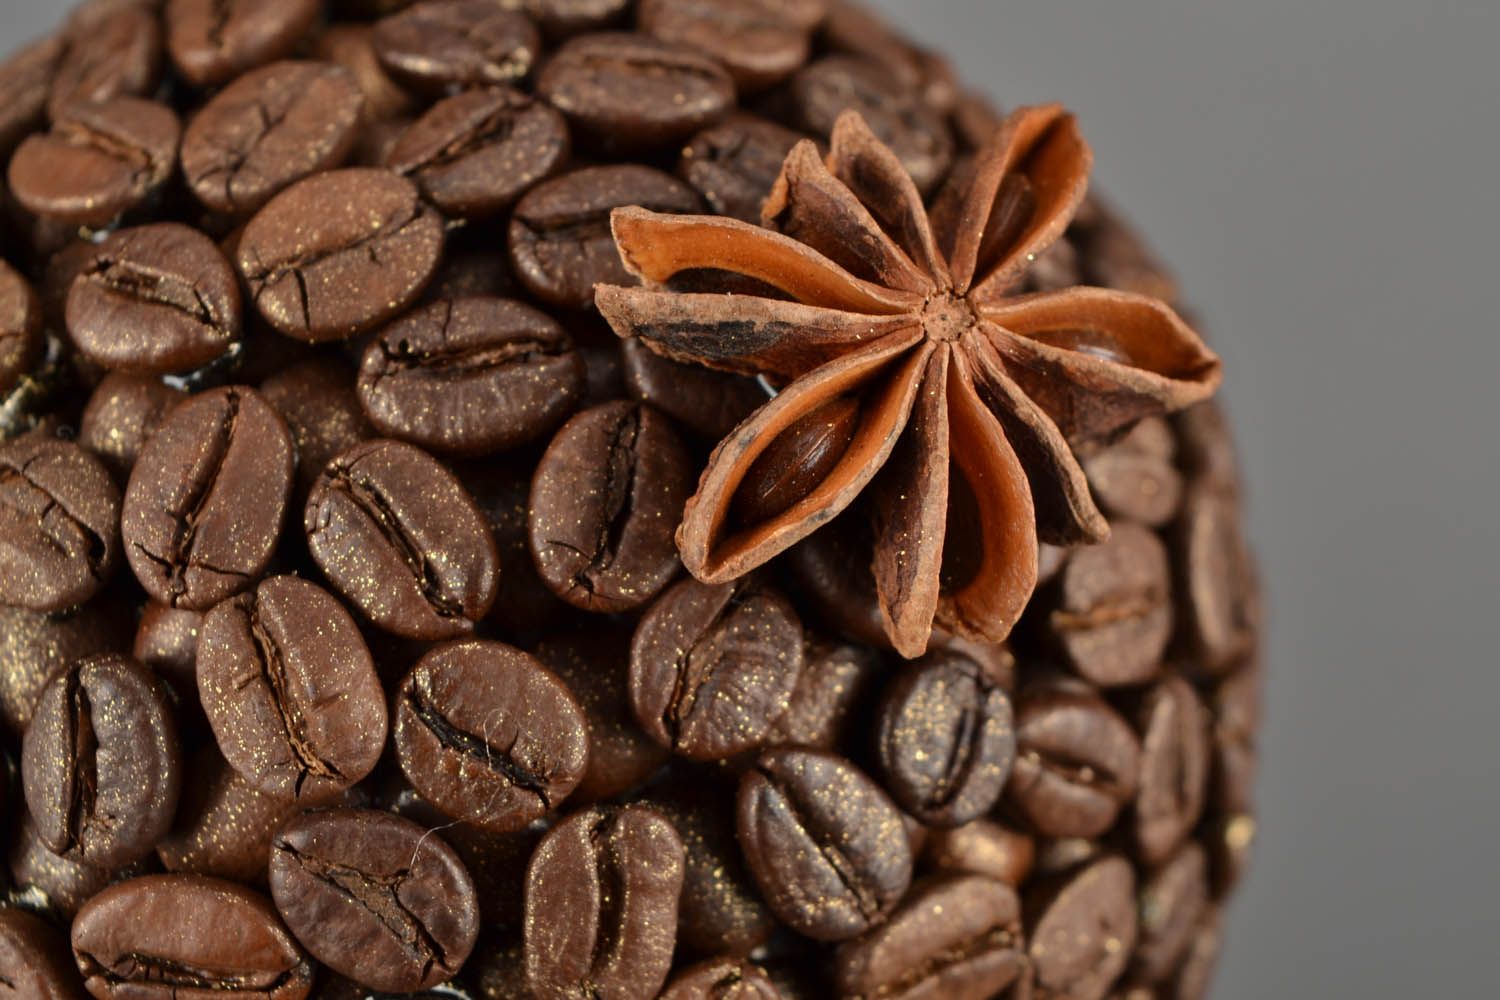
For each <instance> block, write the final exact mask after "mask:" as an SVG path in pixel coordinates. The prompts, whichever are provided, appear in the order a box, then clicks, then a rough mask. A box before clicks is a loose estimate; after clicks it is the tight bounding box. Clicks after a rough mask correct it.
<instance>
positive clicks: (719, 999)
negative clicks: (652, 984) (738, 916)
mask: <svg viewBox="0 0 1500 1000" xmlns="http://www.w3.org/2000/svg"><path fill="white" fill-rule="evenodd" d="M659 1000H781V991H780V990H778V989H777V988H776V984H775V983H773V982H771V978H770V977H769V976H767V975H766V973H765V971H764V970H763V969H761V968H760V966H758V965H753V964H752V963H750V962H748V961H746V960H744V959H740V958H727V957H726V958H710V959H708V960H706V961H703V962H699V963H698V964H696V965H690V966H688V967H687V968H686V969H683V970H682V971H681V972H679V973H677V975H675V976H673V977H672V981H671V982H670V983H668V984H667V988H666V989H665V990H664V991H663V992H662V994H661V997H660V998H659Z"/></svg>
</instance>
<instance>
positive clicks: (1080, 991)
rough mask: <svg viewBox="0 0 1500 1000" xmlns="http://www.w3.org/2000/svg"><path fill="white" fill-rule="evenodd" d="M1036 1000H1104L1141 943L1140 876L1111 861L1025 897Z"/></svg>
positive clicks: (1122, 863)
mask: <svg viewBox="0 0 1500 1000" xmlns="http://www.w3.org/2000/svg"><path fill="white" fill-rule="evenodd" d="M1026 926H1027V927H1029V928H1030V929H1031V934H1030V939H1029V940H1028V942H1027V947H1028V953H1029V955H1030V957H1031V965H1032V969H1033V971H1034V973H1035V977H1036V981H1035V986H1034V987H1033V993H1032V995H1033V996H1034V997H1035V998H1036V1000H1063V998H1067V1000H1103V997H1104V996H1105V995H1106V994H1107V993H1108V992H1109V988H1110V986H1112V985H1113V984H1114V982H1115V980H1116V979H1118V978H1119V977H1120V973H1122V972H1124V971H1125V966H1126V964H1127V963H1128V962H1129V961H1130V954H1131V952H1132V950H1133V949H1134V948H1135V939H1136V928H1137V918H1136V899H1135V875H1134V873H1133V872H1132V871H1131V868H1130V863H1129V862H1127V861H1126V860H1125V859H1124V858H1120V857H1113V856H1111V857H1106V858H1103V859H1101V860H1099V861H1096V862H1094V863H1093V864H1091V865H1089V866H1088V867H1087V868H1084V869H1082V870H1080V871H1078V872H1077V873H1075V874H1073V875H1071V876H1068V877H1065V878H1064V879H1063V880H1062V881H1061V882H1060V883H1058V884H1056V885H1052V886H1039V887H1038V888H1037V889H1036V890H1034V891H1033V892H1032V893H1031V894H1028V895H1027V897H1026Z"/></svg>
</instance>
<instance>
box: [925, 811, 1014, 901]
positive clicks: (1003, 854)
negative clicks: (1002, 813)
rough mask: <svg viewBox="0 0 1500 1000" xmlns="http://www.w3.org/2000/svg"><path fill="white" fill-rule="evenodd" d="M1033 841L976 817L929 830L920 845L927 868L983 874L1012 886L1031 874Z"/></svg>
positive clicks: (991, 821) (1009, 829) (1011, 830)
mask: <svg viewBox="0 0 1500 1000" xmlns="http://www.w3.org/2000/svg"><path fill="white" fill-rule="evenodd" d="M1035 858H1036V841H1035V840H1034V839H1033V838H1032V837H1030V836H1028V835H1027V834H1024V833H1021V832H1020V831H1018V830H1013V829H1011V828H1010V827H1007V826H1003V825H1001V824H1000V823H996V822H994V821H993V820H988V819H976V820H974V821H973V822H970V823H965V824H964V825H963V826H959V827H954V828H953V829H951V830H933V831H932V832H931V833H930V834H928V836H927V840H926V842H925V843H924V844H923V845H922V861H923V863H924V865H926V866H927V867H928V868H931V869H936V870H938V871H946V872H971V873H973V874H975V875H987V876H989V877H990V878H992V879H996V880H998V881H1001V882H1004V883H1005V884H1006V885H1008V886H1011V887H1012V888H1015V887H1017V886H1020V885H1021V884H1022V883H1024V882H1025V881H1026V879H1027V878H1028V877H1029V876H1030V875H1031V871H1032V862H1033V861H1034V860H1035Z"/></svg>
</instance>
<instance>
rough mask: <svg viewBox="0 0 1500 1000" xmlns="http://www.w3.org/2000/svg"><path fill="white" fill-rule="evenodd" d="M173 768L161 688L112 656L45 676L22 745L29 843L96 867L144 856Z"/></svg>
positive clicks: (164, 818) (168, 795)
mask: <svg viewBox="0 0 1500 1000" xmlns="http://www.w3.org/2000/svg"><path fill="white" fill-rule="evenodd" d="M181 771H182V751H181V748H180V746H179V744H178V739H177V723H176V720H175V719H174V718H173V715H172V709H171V706H170V704H169V703H168V695H167V689H166V687H165V685H163V684H162V683H161V682H160V681H158V680H157V679H156V678H154V677H153V676H152V675H151V673H150V671H148V670H146V668H145V667H142V666H141V665H140V664H138V663H136V662H134V661H133V660H130V659H128V658H126V657H123V656H118V655H106V656H98V657H94V658H92V659H88V660H84V661H83V662H81V663H79V664H77V665H76V666H73V667H71V668H69V669H68V670H67V671H66V672H64V673H63V674H61V675H59V676H58V677H56V678H54V679H53V681H52V682H51V683H50V684H48V685H47V689H46V690H45V691H43V692H42V697H41V700H40V701H39V702H38V704H37V710H36V716H35V718H33V719H32V721H31V725H30V726H29V727H28V728H27V730H26V739H25V740H24V742H23V743H22V747H21V778H22V782H23V783H24V785H25V790H26V808H27V811H28V812H29V813H30V815H31V817H32V819H33V820H34V821H35V823H36V830H37V835H38V837H39V838H40V839H41V841H42V843H44V844H45V845H46V846H47V848H48V849H49V850H51V851H53V852H55V853H57V854H60V855H63V856H64V857H68V858H70V859H73V860H77V861H82V862H84V863H86V864H90V865H94V866H95V867H100V868H112V867H118V866H120V865H124V864H129V863H130V862H132V861H135V860H138V859H140V858H143V857H145V856H146V855H147V854H149V853H151V850H152V848H153V847H154V846H155V844H156V841H157V840H158V839H159V838H160V837H161V836H162V834H164V833H166V832H167V829H168V828H169V827H170V826H171V825H172V815H173V812H174V811H175V810H176V808H177V794H178V790H179V788H180V785H181V779H182V774H181Z"/></svg>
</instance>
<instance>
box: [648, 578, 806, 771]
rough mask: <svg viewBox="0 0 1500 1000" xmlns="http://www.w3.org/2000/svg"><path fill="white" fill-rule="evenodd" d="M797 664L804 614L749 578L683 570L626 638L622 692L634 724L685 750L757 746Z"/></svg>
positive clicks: (709, 755)
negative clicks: (713, 578)
mask: <svg viewBox="0 0 1500 1000" xmlns="http://www.w3.org/2000/svg"><path fill="white" fill-rule="evenodd" d="M801 672H802V624H801V622H800V621H799V620H798V619H797V612H796V611H795V610H793V608H792V605H791V603H790V602H788V601H787V599H786V598H785V597H783V596H782V595H781V594H780V593H778V592H777V591H776V590H774V589H772V588H771V587H769V586H766V585H765V584H764V583H763V582H761V581H759V580H757V579H754V578H748V577H747V578H741V579H740V580H737V581H735V582H734V583H727V584H721V585H719V586H710V585H708V584H705V583H699V582H698V581H697V580H683V581H681V582H680V583H678V584H676V585H675V586H674V587H672V589H670V590H668V591H667V592H666V593H665V594H663V595H662V596H661V597H660V598H659V599H658V600H657V601H656V603H655V604H653V605H652V606H651V608H650V610H649V611H647V612H646V614H645V616H644V617H642V619H641V623H640V625H639V626H638V627H637V628H636V631H635V639H634V641H633V642H632V643H631V648H630V700H631V705H632V707H633V708H634V711H635V717H636V720H637V722H639V724H640V726H641V728H642V729H643V730H644V731H645V732H646V734H647V735H648V736H650V737H651V738H652V739H653V740H655V741H656V742H657V743H658V744H659V745H661V746H664V747H667V748H668V749H670V750H671V751H672V752H673V753H676V754H679V755H681V756H683V757H687V758H689V759H691V760H723V759H725V758H728V757H732V756H734V755H735V754H739V753H744V752H745V751H746V750H753V749H755V748H756V747H759V746H762V745H763V744H764V743H765V741H766V738H767V736H768V735H769V734H770V732H771V726H772V725H773V724H774V723H775V722H776V720H777V719H779V718H781V716H782V715H783V714H785V713H786V710H787V708H788V706H789V704H790V699H791V694H792V691H793V690H794V689H795V688H796V686H797V678H798V676H799V675H800V674H801Z"/></svg>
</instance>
